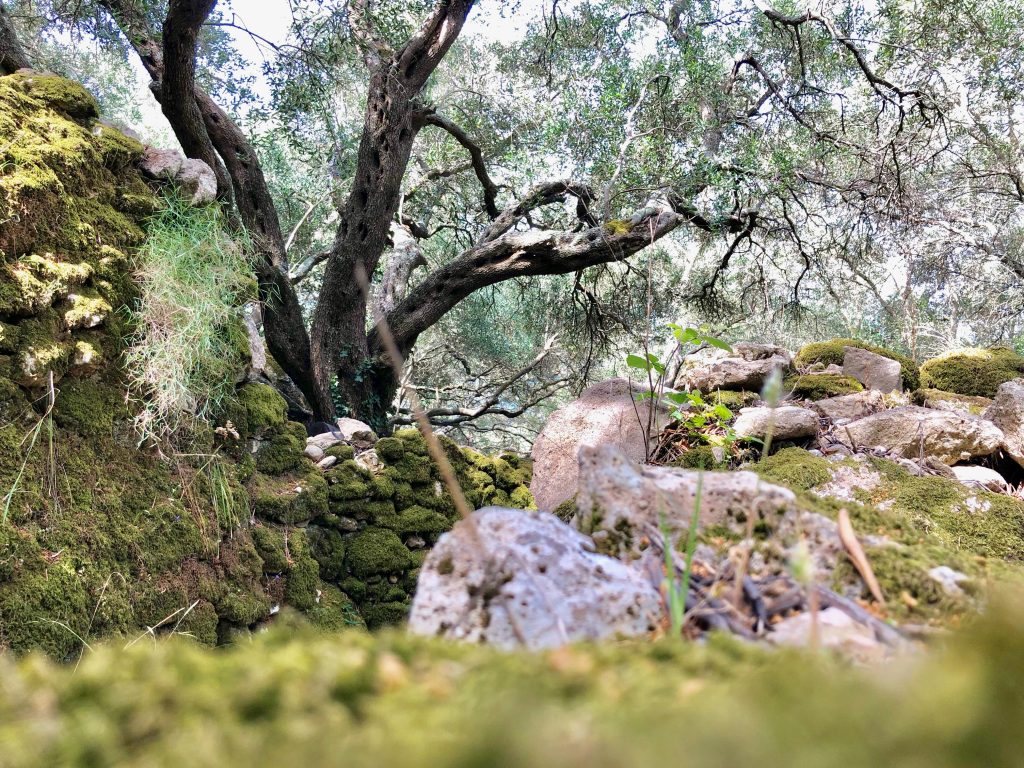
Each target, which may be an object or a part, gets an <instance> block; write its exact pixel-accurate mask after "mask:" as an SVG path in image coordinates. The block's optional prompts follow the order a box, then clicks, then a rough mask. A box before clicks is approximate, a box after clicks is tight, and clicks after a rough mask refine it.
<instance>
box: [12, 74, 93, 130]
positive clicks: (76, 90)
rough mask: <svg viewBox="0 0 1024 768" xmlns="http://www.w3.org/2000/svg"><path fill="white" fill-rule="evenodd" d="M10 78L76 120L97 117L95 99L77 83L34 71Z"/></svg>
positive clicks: (34, 96) (30, 93)
mask: <svg viewBox="0 0 1024 768" xmlns="http://www.w3.org/2000/svg"><path fill="white" fill-rule="evenodd" d="M11 78H12V82H13V83H14V84H15V85H16V86H17V87H20V88H21V89H22V90H24V91H25V92H27V93H28V94H29V95H30V96H31V97H32V98H34V99H38V100H39V101H41V102H43V103H44V104H45V105H46V106H48V107H50V108H51V109H54V110H55V111H57V112H63V113H64V114H67V115H70V116H71V117H73V118H75V119H76V120H90V119H92V118H95V117H99V107H97V105H96V99H94V98H93V97H92V94H90V93H89V92H88V91H87V90H85V88H83V87H82V86H81V85H79V84H78V83H75V82H72V81H71V80H65V79H64V78H63V77H57V76H56V75H44V74H38V73H35V72H33V73H31V74H15V75H11Z"/></svg>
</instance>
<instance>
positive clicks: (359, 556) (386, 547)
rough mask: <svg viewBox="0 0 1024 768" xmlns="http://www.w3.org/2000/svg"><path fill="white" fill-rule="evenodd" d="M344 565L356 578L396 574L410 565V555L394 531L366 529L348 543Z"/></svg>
mask: <svg viewBox="0 0 1024 768" xmlns="http://www.w3.org/2000/svg"><path fill="white" fill-rule="evenodd" d="M345 559H346V563H347V565H348V567H349V569H350V570H351V571H352V573H353V574H354V575H355V576H357V577H366V576H373V575H375V574H381V573H398V572H400V571H403V570H405V569H406V568H408V567H409V566H410V565H411V563H412V558H411V553H410V552H409V550H408V549H407V548H406V546H405V545H404V544H403V543H402V540H401V539H399V538H398V536H397V534H395V532H394V531H389V530H386V529H383V528H367V529H365V530H364V531H361V532H360V533H358V534H356V536H355V537H353V539H352V541H351V542H349V545H348V552H347V554H346V558H345Z"/></svg>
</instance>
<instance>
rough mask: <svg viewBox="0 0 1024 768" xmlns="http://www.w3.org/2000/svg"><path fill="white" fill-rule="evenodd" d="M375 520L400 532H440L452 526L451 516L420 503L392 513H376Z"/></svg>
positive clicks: (382, 526) (375, 522) (376, 522)
mask: <svg viewBox="0 0 1024 768" xmlns="http://www.w3.org/2000/svg"><path fill="white" fill-rule="evenodd" d="M373 522H374V524H375V525H378V526H380V527H381V528H388V529H390V530H392V531H395V532H396V533H398V534H409V533H425V534H438V533H443V532H444V531H447V530H448V529H449V528H451V527H452V520H451V518H449V517H446V516H445V515H442V514H441V513H440V512H436V511H434V510H432V509H427V508H426V507H421V506H419V505H414V506H411V507H408V508H406V509H403V510H401V511H398V512H393V513H391V514H384V515H375V516H374V517H373Z"/></svg>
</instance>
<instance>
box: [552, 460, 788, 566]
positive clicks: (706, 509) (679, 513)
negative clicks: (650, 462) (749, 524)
mask: <svg viewBox="0 0 1024 768" xmlns="http://www.w3.org/2000/svg"><path fill="white" fill-rule="evenodd" d="M698 476H700V478H701V505H700V516H699V518H698V521H699V525H700V527H701V528H705V527H707V526H711V525H716V526H718V525H726V526H734V527H735V528H736V529H737V530H738V531H743V530H745V528H746V521H747V519H748V516H750V515H755V516H756V517H758V518H759V519H762V520H766V521H768V522H769V524H774V523H776V522H777V521H778V518H779V516H780V515H781V514H783V513H785V512H788V511H791V510H793V509H794V508H795V502H796V497H795V496H794V495H793V492H792V491H790V490H789V489H787V488H782V487H780V486H777V485H772V484H771V483H766V482H763V481H762V480H761V479H760V478H759V477H758V476H757V475H756V474H754V473H753V472H697V471H693V470H686V469H677V468H674V467H654V466H644V465H637V464H635V463H634V462H632V461H630V460H629V459H628V458H627V457H626V456H624V455H623V454H622V452H621V451H618V450H616V449H615V448H614V447H611V446H597V447H589V448H585V449H583V450H582V451H581V452H580V496H579V500H578V503H577V508H578V511H577V513H576V515H575V516H574V517H573V518H572V520H570V523H571V524H572V525H573V526H574V527H576V528H578V529H579V530H581V531H583V532H584V533H589V534H590V535H591V536H592V537H593V539H594V541H595V543H596V544H597V545H598V547H599V548H600V549H601V551H603V552H607V553H608V554H611V555H614V556H617V557H621V558H624V559H627V560H628V559H634V558H636V557H638V556H639V555H640V554H641V551H642V549H643V546H642V545H643V541H644V539H646V538H649V537H650V536H651V534H652V532H653V533H655V534H657V533H658V532H660V530H661V527H662V522H663V521H664V525H665V526H667V528H668V530H669V532H670V535H671V536H672V539H673V541H675V540H677V539H678V537H679V536H681V535H682V534H683V533H685V532H687V531H688V530H689V528H690V521H691V520H692V518H693V510H694V503H695V502H694V500H695V497H696V492H697V479H698Z"/></svg>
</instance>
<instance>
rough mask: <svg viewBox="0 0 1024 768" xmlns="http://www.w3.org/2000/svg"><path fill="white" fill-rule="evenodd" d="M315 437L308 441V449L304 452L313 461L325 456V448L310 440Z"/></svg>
mask: <svg viewBox="0 0 1024 768" xmlns="http://www.w3.org/2000/svg"><path fill="white" fill-rule="evenodd" d="M311 440H313V438H309V440H307V442H306V449H305V450H304V451H303V453H304V454H305V455H306V458H308V459H309V460H310V461H312V462H317V461H320V459H322V458H323V457H324V449H323V448H321V447H320V446H319V445H317V444H316V443H315V442H310V441H311Z"/></svg>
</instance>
